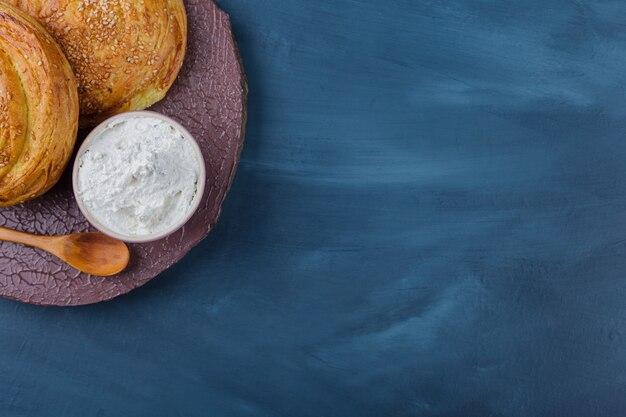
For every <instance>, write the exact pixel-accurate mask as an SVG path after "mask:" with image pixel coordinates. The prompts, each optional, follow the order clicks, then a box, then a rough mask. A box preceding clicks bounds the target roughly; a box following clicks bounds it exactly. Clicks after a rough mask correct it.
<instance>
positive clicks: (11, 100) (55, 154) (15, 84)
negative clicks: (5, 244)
mask: <svg viewBox="0 0 626 417" xmlns="http://www.w3.org/2000/svg"><path fill="white" fill-rule="evenodd" d="M78 112H79V109H78V94H77V89H76V81H75V79H74V75H73V74H72V69H71V67H70V64H69V63H68V61H67V60H66V58H65V56H64V55H63V52H62V51H61V48H60V47H59V45H58V44H57V43H56V42H55V41H54V39H52V37H51V36H50V35H49V34H48V32H47V31H46V30H45V29H44V28H43V27H42V26H41V25H40V24H39V23H38V22H37V21H35V19H33V18H31V17H30V16H28V15H27V14H25V13H23V12H22V11H20V10H18V9H17V8H15V7H13V6H10V5H8V4H6V3H4V2H2V1H0V207H5V206H10V205H14V204H19V203H22V202H24V201H26V200H28V199H30V198H34V197H37V196H39V195H41V194H43V193H44V192H46V191H47V190H48V189H49V188H50V187H52V186H53V185H54V184H55V183H56V182H57V181H58V179H59V177H60V176H61V174H62V173H63V170H64V168H65V166H66V164H67V162H68V160H69V158H70V156H71V155H72V150H73V148H74V143H75V141H76V132H77V129H78Z"/></svg>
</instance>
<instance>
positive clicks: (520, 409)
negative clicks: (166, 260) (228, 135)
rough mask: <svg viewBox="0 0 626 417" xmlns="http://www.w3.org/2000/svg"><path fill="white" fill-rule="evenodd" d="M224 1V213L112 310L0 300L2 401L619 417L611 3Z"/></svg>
mask: <svg viewBox="0 0 626 417" xmlns="http://www.w3.org/2000/svg"><path fill="white" fill-rule="evenodd" d="M220 4H221V5H222V6H223V7H224V8H225V9H226V10H227V11H228V12H229V13H231V15H232V19H233V24H234V29H235V32H236V35H237V38H238V41H239V43H240V47H241V51H242V55H243V58H244V61H245V65H246V69H247V72H248V77H249V81H250V119H249V130H248V135H247V147H246V149H245V151H244V154H243V158H242V163H241V168H240V171H239V173H238V175H237V178H236V182H235V184H234V187H233V190H232V192H231V194H230V196H229V198H228V200H227V203H226V205H225V207H224V212H223V213H224V214H223V217H222V220H221V223H220V224H219V226H218V227H217V228H216V229H215V231H214V232H213V233H212V234H211V235H210V237H209V238H208V239H207V240H206V241H205V242H204V243H203V244H201V245H200V246H199V247H198V248H196V249H195V250H194V251H193V252H192V253H191V254H190V255H189V256H188V257H187V258H185V260H184V261H183V262H181V263H180V264H179V265H177V266H176V267H174V268H172V269H171V270H170V271H168V272H167V273H165V274H164V275H163V276H162V277H161V278H159V279H157V280H155V281H153V282H152V283H150V284H149V285H147V286H146V287H144V288H142V289H140V290H138V291H136V292H134V293H132V294H130V295H128V296H125V297H122V298H119V299H117V300H115V301H112V302H110V303H106V304H101V305H96V306H90V307H86V308H77V309H57V308H39V307H32V306H26V305H21V304H17V303H14V302H11V301H6V300H3V301H0V415H2V416H80V417H83V416H115V417H122V416H286V417H291V416H329V417H333V416H359V417H364V416H398V417H401V416H440V417H443V416H462V417H467V416H481V417H482V416H500V417H518V416H520V417H522V416H524V417H526V416H568V417H569V416H619V415H624V414H625V413H626V220H625V219H626V180H624V178H626V164H625V163H624V161H625V160H626V90H625V83H626V26H625V23H624V22H626V3H625V2H624V1H622V0H614V1H611V0H605V1H582V0H581V1H566V0H541V1H539V0H527V1H518V0H515V1H513V0H453V1H428V0H421V1H416V0H393V1H389V0H388V1H384V2H382V1H372V0H369V1H365V0H360V1H359V0H316V1H305V0H290V1H287V0H283V1H278V0H274V1H269V0H256V1H249V0H222V1H221V2H220Z"/></svg>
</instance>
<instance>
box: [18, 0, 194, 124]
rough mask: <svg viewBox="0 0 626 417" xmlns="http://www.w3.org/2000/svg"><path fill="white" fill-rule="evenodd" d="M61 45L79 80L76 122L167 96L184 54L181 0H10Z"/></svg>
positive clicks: (97, 118) (90, 120)
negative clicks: (36, 19) (77, 117)
mask: <svg viewBox="0 0 626 417" xmlns="http://www.w3.org/2000/svg"><path fill="white" fill-rule="evenodd" d="M8 2H9V3H12V4H14V5H16V6H18V7H19V8H21V9H22V10H24V11H26V12H27V13H28V14H30V15H31V16H34V17H37V18H38V19H39V20H40V22H41V23H42V24H43V25H44V26H45V27H46V29H48V31H49V32H50V33H51V34H52V36H53V37H54V38H55V39H56V40H57V42H58V43H59V44H60V45H61V48H62V49H63V51H64V52H65V54H66V56H67V58H68V60H69V61H70V64H71V65H72V68H73V69H74V73H75V75H76V79H77V82H78V94H79V100H80V111H81V115H80V125H81V126H92V125H94V124H96V123H98V122H100V121H102V120H104V119H106V118H107V117H110V116H112V115H114V114H117V113H121V112H124V111H129V110H141V109H145V108H147V107H149V106H151V105H152V104H154V103H156V102H157V101H159V100H161V99H162V98H163V97H165V94H166V93H167V91H168V90H169V88H170V87H171V86H172V84H173V83H174V80H175V79H176V76H177V75H178V71H179V70H180V68H181V66H182V63H183V59H184V56H185V49H186V45H187V15H186V13H185V6H184V4H183V1H182V0H8Z"/></svg>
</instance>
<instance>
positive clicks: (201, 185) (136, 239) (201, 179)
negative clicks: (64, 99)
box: [72, 110, 206, 243]
mask: <svg viewBox="0 0 626 417" xmlns="http://www.w3.org/2000/svg"><path fill="white" fill-rule="evenodd" d="M135 117H144V118H156V119H160V120H163V121H165V122H166V123H168V124H170V125H171V126H173V127H174V128H175V129H177V130H178V131H179V132H180V133H181V134H182V136H183V137H184V138H185V139H186V140H187V141H188V142H189V144H190V145H191V147H192V149H193V150H194V153H195V154H196V159H197V161H198V171H199V172H198V182H197V184H196V194H195V195H194V198H193V200H192V202H191V206H190V207H189V210H188V211H187V213H186V214H185V215H184V216H183V217H182V218H181V219H180V220H179V221H177V222H176V223H174V224H172V226H170V227H169V228H167V229H165V230H163V231H161V232H159V233H154V234H150V235H125V234H121V233H118V232H115V231H113V230H111V229H109V228H108V227H106V226H104V225H103V224H102V223H100V222H99V221H98V220H97V219H96V218H95V217H94V216H93V215H92V214H91V212H90V211H89V209H88V208H87V207H86V206H85V205H84V203H83V201H82V198H81V197H80V193H79V190H78V171H79V170H80V159H81V157H82V155H83V154H84V153H85V152H86V151H87V150H88V149H89V147H90V145H91V144H92V143H93V142H94V140H96V139H97V138H98V137H99V136H100V134H101V133H102V132H103V131H105V130H106V129H108V128H109V127H110V125H111V123H112V122H114V121H117V120H120V119H131V118H135ZM205 186H206V164H205V162H204V155H203V154H202V150H201V149H200V145H198V142H197V141H196V139H195V138H194V137H193V135H192V134H191V133H189V131H188V130H187V129H186V128H185V127H184V126H183V125H181V124H180V123H178V122H177V121H176V120H174V119H172V118H171V117H169V116H166V115H164V114H161V113H158V112H155V111H152V110H133V111H128V112H124V113H120V114H116V115H115V116H112V117H109V118H108V119H106V120H104V121H103V122H101V123H100V124H98V125H97V126H96V127H95V128H94V129H93V130H92V131H91V132H89V134H88V135H87V136H86V137H85V139H84V140H83V143H82V144H81V145H80V147H79V148H78V151H77V152H76V157H75V159H74V166H73V168H72V189H73V191H74V199H75V200H76V202H77V203H78V208H79V209H80V211H81V213H82V214H83V216H85V218H86V219H87V221H88V222H89V223H90V224H91V225H92V226H93V227H95V228H96V229H98V230H99V231H100V232H102V233H104V234H105V235H107V236H110V237H113V238H115V239H119V240H122V241H124V242H128V243H148V242H154V241H156V240H160V239H163V238H166V237H167V236H169V235H171V234H172V233H174V232H176V231H177V230H178V229H180V228H181V227H183V226H184V225H185V224H186V223H187V222H188V221H189V220H190V219H191V217H193V215H194V214H195V213H196V211H197V210H198V207H200V203H201V202H202V197H203V196H204V191H205Z"/></svg>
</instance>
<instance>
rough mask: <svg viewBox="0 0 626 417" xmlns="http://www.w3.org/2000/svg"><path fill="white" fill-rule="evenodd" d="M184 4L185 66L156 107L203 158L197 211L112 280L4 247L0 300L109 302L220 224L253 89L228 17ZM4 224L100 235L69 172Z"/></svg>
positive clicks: (143, 248)
mask: <svg viewBox="0 0 626 417" xmlns="http://www.w3.org/2000/svg"><path fill="white" fill-rule="evenodd" d="M185 5H186V7H187V14H188V18H189V39H188V51H187V56H186V58H185V64H184V66H183V68H182V70H181V72H180V75H179V77H178V80H177V81H176V83H175V84H174V86H173V87H172V89H171V91H170V92H169V94H168V96H167V97H166V98H165V99H164V100H163V101H162V102H160V103H158V104H157V105H155V106H154V107H152V109H153V110H155V111H158V112H161V113H164V114H166V115H168V116H171V117H172V118H174V119H176V120H177V121H179V122H180V123H181V124H182V125H183V126H185V127H186V128H187V129H188V130H189V131H190V132H191V134H192V135H194V137H195V138H196V140H197V141H198V143H199V145H200V147H201V149H202V151H203V153H204V158H205V162H206V167H207V188H206V190H205V194H204V197H203V201H202V204H201V206H200V208H199V210H198V212H197V213H196V214H195V215H194V216H193V217H192V219H191V220H190V221H189V222H188V223H187V225H186V226H185V227H183V228H182V229H181V230H179V231H178V232H176V233H174V234H173V235H171V236H169V237H168V238H166V239H163V240H160V241H157V242H153V243H147V244H132V245H130V248H131V252H132V258H131V263H130V265H129V267H128V269H127V270H126V271H125V272H123V273H122V274H120V275H117V276H115V277H109V278H102V277H94V276H90V275H86V274H81V273H79V272H78V271H76V270H74V269H73V268H71V267H70V266H68V265H66V264H64V263H63V262H61V261H60V260H58V259H57V258H55V257H54V256H52V255H49V254H47V253H45V252H43V251H40V250H38V249H32V248H28V247H25V246H20V245H16V244H12V243H7V242H2V243H0V296H3V297H7V298H11V299H14V300H18V301H22V302H25V303H30V304H42V305H58V306H72V305H82V304H91V303H97V302H99V301H105V300H109V299H111V298H114V297H117V296H119V295H122V294H125V293H127V292H129V291H131V290H133V289H135V288H137V287H139V286H141V285H143V284H145V283H146V282H148V281H150V280H151V279H152V278H154V277H156V276H157V275H158V274H159V273H161V272H163V271H164V270H165V269H167V268H168V267H170V266H171V265H173V264H174V263H175V262H177V261H178V260H180V259H181V258H182V257H183V256H184V255H185V254H186V253H187V252H188V251H189V250H190V249H191V248H192V247H193V246H195V245H196V244H197V243H198V242H200V241H201V240H202V239H203V238H205V237H206V236H207V234H208V233H209V231H210V230H211V227H212V226H213V225H214V224H215V223H216V222H217V219H218V218H219V215H220V207H221V205H222V202H223V201H224V198H225V197H226V193H227V192H228V189H229V187H230V184H231V182H232V179H233V176H234V173H235V170H236V168H237V163H238V161H239V155H240V153H241V148H242V146H243V135H244V130H245V119H246V94H247V86H246V80H245V76H244V74H243V69H242V66H241V62H240V59H239V53H238V51H237V46H236V44H235V41H234V39H233V36H232V32H231V27H230V21H229V18H228V15H227V14H226V13H224V12H223V11H221V10H220V9H219V8H218V7H217V6H216V5H215V3H213V1H212V0H211V1H209V0H189V1H187V2H186V3H185ZM86 133H87V132H82V133H81V139H82V137H84V135H85V134H86ZM79 142H80V141H79ZM72 163H73V161H71V162H70V165H69V166H70V167H71V164H72ZM68 171H69V169H68ZM0 225H2V226H5V227H9V228H12V229H17V230H22V231H26V232H31V233H39V234H47V235H56V234H67V233H75V232H82V231H87V230H94V229H93V228H92V227H90V225H89V224H88V222H87V221H86V220H85V218H84V217H83V215H82V214H81V213H80V211H79V209H78V206H77V204H76V201H75V200H74V196H73V193H72V186H71V180H70V176H69V175H68V172H66V174H65V176H64V177H63V179H62V180H61V181H60V182H59V184H57V186H55V187H54V188H53V189H52V190H51V191H50V192H49V193H48V194H46V195H44V196H43V197H41V198H38V199H36V200H33V201H30V202H28V203H26V204H22V205H19V206H15V207H9V208H5V209H0Z"/></svg>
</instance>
